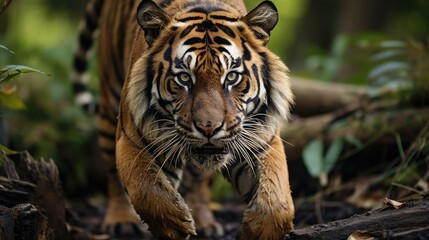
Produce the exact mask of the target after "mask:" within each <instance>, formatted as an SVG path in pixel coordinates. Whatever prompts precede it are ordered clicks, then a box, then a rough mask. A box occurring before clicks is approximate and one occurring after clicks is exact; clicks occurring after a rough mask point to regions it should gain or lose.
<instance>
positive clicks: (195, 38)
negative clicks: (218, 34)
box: [184, 37, 204, 45]
mask: <svg viewBox="0 0 429 240" xmlns="http://www.w3.org/2000/svg"><path fill="white" fill-rule="evenodd" d="M202 42H204V41H203V39H201V38H197V37H193V38H189V39H188V40H186V41H185V43H184V45H192V44H196V43H202Z"/></svg>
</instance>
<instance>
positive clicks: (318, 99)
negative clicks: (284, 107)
mask: <svg viewBox="0 0 429 240" xmlns="http://www.w3.org/2000/svg"><path fill="white" fill-rule="evenodd" d="M291 82H292V84H291V86H292V91H293V93H294V95H295V103H296V105H295V107H294V109H293V112H294V114H296V115H298V116H301V117H307V116H314V115H318V114H324V113H330V112H333V111H335V110H337V109H340V108H343V107H346V106H349V105H351V104H356V103H359V102H364V101H366V99H367V88H365V87H359V86H354V85H350V84H341V83H331V82H330V83H325V82H320V81H315V80H308V79H304V78H300V77H292V81H291Z"/></svg>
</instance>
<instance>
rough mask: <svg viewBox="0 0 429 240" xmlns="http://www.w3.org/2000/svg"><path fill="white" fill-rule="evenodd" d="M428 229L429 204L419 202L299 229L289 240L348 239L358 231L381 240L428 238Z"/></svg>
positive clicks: (428, 202)
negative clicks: (413, 237) (414, 237)
mask: <svg viewBox="0 0 429 240" xmlns="http://www.w3.org/2000/svg"><path fill="white" fill-rule="evenodd" d="M428 226H429V201H418V202H408V203H405V204H404V206H403V207H402V208H399V209H395V208H393V207H391V206H389V207H384V208H381V209H378V210H375V211H370V212H367V213H364V214H360V215H354V216H352V217H350V218H347V219H343V220H339V221H334V222H330V223H327V224H318V225H313V226H309V227H306V228H301V229H296V230H293V231H292V232H291V233H290V234H289V236H287V237H286V239H290V240H310V239H330V240H335V239H347V238H348V237H349V236H350V235H351V234H352V233H354V232H356V231H361V232H365V233H366V235H370V236H371V237H375V238H381V239H393V237H395V239H399V237H401V238H405V237H411V236H423V237H429V234H428V231H427V230H428ZM412 234H414V235H412ZM409 239H412V238H409ZM416 239H419V238H416ZM420 239H423V238H420Z"/></svg>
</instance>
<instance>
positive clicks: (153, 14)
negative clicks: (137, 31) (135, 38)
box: [137, 0, 171, 45]
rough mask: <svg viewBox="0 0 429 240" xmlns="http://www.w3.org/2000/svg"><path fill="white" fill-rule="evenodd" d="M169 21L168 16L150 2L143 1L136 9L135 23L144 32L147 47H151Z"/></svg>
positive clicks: (148, 0)
mask: <svg viewBox="0 0 429 240" xmlns="http://www.w3.org/2000/svg"><path fill="white" fill-rule="evenodd" d="M170 20H171V18H170V16H168V14H167V13H166V12H164V10H162V9H161V8H160V7H158V5H156V3H154V2H152V1H151V0H143V1H142V2H141V3H140V4H139V7H138V8H137V22H138V23H139V25H140V27H141V28H142V29H143V30H144V34H145V38H146V41H147V43H148V44H149V45H152V43H153V41H154V40H155V39H156V38H157V37H158V36H159V33H160V32H161V30H162V29H163V28H164V27H165V26H166V25H167V24H168V23H169V22H170Z"/></svg>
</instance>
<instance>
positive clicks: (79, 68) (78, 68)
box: [71, 0, 104, 113]
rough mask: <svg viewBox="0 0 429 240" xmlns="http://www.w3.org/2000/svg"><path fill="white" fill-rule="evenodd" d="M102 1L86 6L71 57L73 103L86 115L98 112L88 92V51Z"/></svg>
mask: <svg viewBox="0 0 429 240" xmlns="http://www.w3.org/2000/svg"><path fill="white" fill-rule="evenodd" d="M103 3H104V0H91V1H89V2H88V4H87V5H86V9H85V16H84V18H83V19H82V20H81V22H80V26H79V39H78V41H77V46H76V49H75V52H74V56H73V70H72V76H71V80H72V84H73V93H74V97H75V102H76V103H77V104H78V105H80V106H81V107H82V108H83V109H84V110H85V111H86V112H88V113H97V112H98V103H97V102H95V100H94V97H93V95H92V93H91V92H89V90H88V87H87V85H88V81H89V75H88V73H87V71H88V62H89V60H88V59H89V57H90V50H91V47H92V45H93V43H94V38H95V33H96V31H97V29H98V20H99V17H100V13H101V9H102V7H103Z"/></svg>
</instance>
